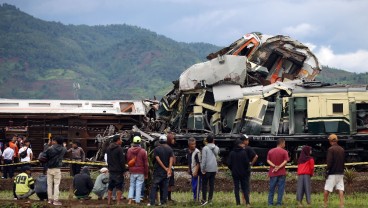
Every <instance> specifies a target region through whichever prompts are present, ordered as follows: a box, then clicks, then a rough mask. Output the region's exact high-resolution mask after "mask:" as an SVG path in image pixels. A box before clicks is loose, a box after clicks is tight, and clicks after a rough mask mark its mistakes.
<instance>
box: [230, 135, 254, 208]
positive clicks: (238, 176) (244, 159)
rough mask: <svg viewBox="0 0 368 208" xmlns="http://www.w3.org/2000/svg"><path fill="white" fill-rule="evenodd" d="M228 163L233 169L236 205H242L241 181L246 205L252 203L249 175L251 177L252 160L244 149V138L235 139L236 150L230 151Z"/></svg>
mask: <svg viewBox="0 0 368 208" xmlns="http://www.w3.org/2000/svg"><path fill="white" fill-rule="evenodd" d="M227 164H228V166H229V169H230V170H231V175H232V177H233V182H234V193H235V200H236V205H240V197H239V183H240V187H241V189H242V192H243V194H244V198H245V201H246V205H247V206H248V205H250V201H249V192H248V190H249V177H250V162H249V159H248V155H247V152H246V151H245V150H244V144H243V141H242V140H236V141H235V147H234V150H233V151H231V152H230V154H229V157H228V161H227Z"/></svg>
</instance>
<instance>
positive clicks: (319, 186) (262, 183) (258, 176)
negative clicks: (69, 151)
mask: <svg viewBox="0 0 368 208" xmlns="http://www.w3.org/2000/svg"><path fill="white" fill-rule="evenodd" d="M65 174H67V173H65ZM33 177H35V178H36V177H37V173H34V174H33ZM71 182H72V178H70V177H66V176H65V177H64V179H62V182H61V184H60V189H61V191H69V189H70V184H71ZM268 182H269V181H268V179H267V173H252V179H251V191H252V192H268V186H269V183H268ZM324 182H325V181H324V180H323V179H322V178H321V177H319V179H318V178H315V179H313V178H312V192H313V193H321V192H322V191H323V188H324ZM296 183H297V180H296V175H295V173H294V174H292V173H291V174H289V175H288V177H287V181H286V192H287V193H295V192H296ZM128 189H129V180H128V179H127V180H126V183H125V190H128ZM345 189H346V193H347V194H349V193H352V192H361V193H364V192H365V193H367V192H368V173H367V172H362V173H357V177H356V178H355V180H354V181H353V183H352V184H350V185H349V184H346V183H345ZM0 190H9V191H10V190H12V181H11V180H10V179H1V182H0ZM174 190H175V191H178V192H190V191H191V185H190V176H188V175H187V174H186V173H185V172H177V173H175V189H174ZM215 191H225V192H227V191H229V192H231V191H233V182H232V179H231V177H230V176H229V174H228V173H227V172H220V173H218V174H217V175H216V181H215ZM126 195H127V191H125V192H124V196H126ZM61 201H62V203H63V206H62V207H106V204H107V201H106V200H95V199H93V200H76V199H71V200H61ZM0 203H2V204H4V205H9V207H10V205H11V204H12V203H17V204H18V205H19V206H21V207H53V206H49V205H48V204H47V203H46V202H39V201H32V204H33V205H31V204H25V201H14V200H1V199H0ZM126 203H127V201H126V200H123V204H126ZM144 203H147V201H146V200H145V201H144ZM5 207H7V206H5Z"/></svg>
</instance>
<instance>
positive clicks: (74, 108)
mask: <svg viewBox="0 0 368 208" xmlns="http://www.w3.org/2000/svg"><path fill="white" fill-rule="evenodd" d="M0 113H14V114H24V113H27V114H95V115H145V114H146V111H145V106H144V104H143V102H142V101H141V100H37V99H29V100H26V99H0Z"/></svg>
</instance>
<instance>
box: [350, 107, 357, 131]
mask: <svg viewBox="0 0 368 208" xmlns="http://www.w3.org/2000/svg"><path fill="white" fill-rule="evenodd" d="M349 112H350V113H349V115H350V134H356V133H357V107H356V103H355V101H354V100H353V101H352V100H350V101H349Z"/></svg>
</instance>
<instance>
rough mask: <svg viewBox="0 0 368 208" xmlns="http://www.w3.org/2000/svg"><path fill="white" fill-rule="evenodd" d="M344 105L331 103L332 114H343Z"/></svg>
mask: <svg viewBox="0 0 368 208" xmlns="http://www.w3.org/2000/svg"><path fill="white" fill-rule="evenodd" d="M343 110H344V105H343V104H342V103H333V104H332V112H333V113H343V112H344V111H343Z"/></svg>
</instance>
